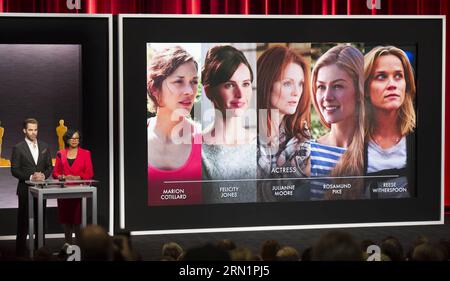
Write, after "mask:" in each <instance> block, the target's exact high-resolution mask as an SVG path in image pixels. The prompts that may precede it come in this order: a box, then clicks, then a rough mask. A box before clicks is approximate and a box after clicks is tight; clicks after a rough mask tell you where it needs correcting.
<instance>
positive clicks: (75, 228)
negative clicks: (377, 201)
mask: <svg viewBox="0 0 450 281" xmlns="http://www.w3.org/2000/svg"><path fill="white" fill-rule="evenodd" d="M63 138H64V142H65V144H66V148H65V149H62V150H60V151H58V153H57V154H56V164H55V168H54V169H53V177H54V178H55V179H60V180H80V179H82V180H88V179H92V177H93V176H94V170H93V168H92V161H91V152H90V151H89V150H86V149H82V148H80V147H79V146H80V138H81V135H80V132H79V131H78V130H73V129H69V130H67V132H66V134H65V135H64V137H63ZM58 218H59V223H61V224H63V225H64V236H65V240H66V243H68V244H72V243H73V241H72V234H73V233H75V236H76V238H77V239H78V238H79V236H80V224H81V199H58Z"/></svg>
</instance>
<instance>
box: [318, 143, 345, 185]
mask: <svg viewBox="0 0 450 281" xmlns="http://www.w3.org/2000/svg"><path fill="white" fill-rule="evenodd" d="M345 151H346V149H345V148H342V147H337V146H330V145H326V144H321V143H318V142H316V141H311V177H321V176H328V175H329V174H330V173H331V170H333V168H334V166H336V163H337V162H338V161H339V159H341V156H342V154H344V152H345Z"/></svg>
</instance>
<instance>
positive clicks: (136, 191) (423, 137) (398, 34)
mask: <svg viewBox="0 0 450 281" xmlns="http://www.w3.org/2000/svg"><path fill="white" fill-rule="evenodd" d="M122 21H123V23H122V42H121V44H122V50H119V52H122V54H123V61H122V70H123V80H122V81H121V83H122V85H123V108H122V110H123V114H124V116H123V128H122V129H123V135H124V143H123V145H124V161H123V162H122V163H121V164H122V165H124V166H123V169H124V174H125V178H124V183H125V201H124V203H125V227H126V229H128V230H132V231H143V230H175V229H178V230H180V229H200V228H229V227H252V226H273V227H274V228H275V229H276V227H277V226H279V227H282V226H304V225H307V226H310V227H311V228H313V227H314V225H325V224H330V225H331V224H371V223H388V222H402V223H403V222H431V221H433V222H436V221H440V220H441V219H442V188H443V187H442V184H443V183H442V182H441V181H442V177H441V176H442V174H441V173H442V167H441V165H442V157H443V156H442V147H441V142H442V133H443V132H442V122H443V112H442V96H443V94H444V93H443V92H442V91H443V88H442V82H443V81H442V79H443V73H442V71H443V67H442V64H443V49H442V48H443V44H442V43H443V40H444V38H443V22H444V21H443V20H442V19H441V18H420V17H415V18H393V17H392V18H386V17H385V18H370V17H367V18H323V17H322V18H320V17H318V18H301V17H297V18H283V17H280V18H273V17H272V18H264V17H260V18H255V17H253V18H252V17H250V18H244V17H234V18H232V19H227V18H223V17H222V18H214V17H197V18H196V17H176V16H168V17H126V16H123V18H122ZM148 42H152V43H155V42H199V43H202V42H314V43H320V42H324V43H325V42H364V43H369V44H392V45H396V44H397V45H401V44H416V45H417V54H416V55H417V64H416V65H417V69H415V71H416V77H417V81H416V85H417V96H416V104H417V129H416V134H415V141H416V154H415V157H416V169H417V170H416V171H417V172H416V178H415V180H416V184H417V185H416V193H417V197H415V198H408V199H377V200H354V201H344V200H337V201H303V202H282V203H238V204H216V205H209V204H208V205H189V206H158V207H148V206H147V201H146V200H147V188H146V186H147V170H146V163H147V153H144V152H146V151H147V150H146V145H147V142H146V130H145V128H146V119H145V117H144V116H146V103H145V102H144V101H145V97H146V90H145V89H146V88H145V85H146V60H145V58H146V43H148Z"/></svg>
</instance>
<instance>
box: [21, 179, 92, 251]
mask: <svg viewBox="0 0 450 281" xmlns="http://www.w3.org/2000/svg"><path fill="white" fill-rule="evenodd" d="M26 183H27V184H28V185H29V187H28V229H29V236H30V237H29V247H30V257H33V255H34V231H35V230H34V202H33V198H36V199H37V204H38V218H37V219H38V224H37V225H38V226H37V227H38V229H37V239H38V248H40V247H42V246H43V244H44V235H43V233H44V217H43V214H44V206H43V205H44V200H45V199H68V198H81V224H82V227H85V226H86V220H87V218H86V217H87V212H86V201H87V198H92V224H97V188H96V187H95V186H93V185H94V184H96V183H98V181H96V180H66V181H59V180H45V181H26Z"/></svg>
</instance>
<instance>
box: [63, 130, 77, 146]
mask: <svg viewBox="0 0 450 281" xmlns="http://www.w3.org/2000/svg"><path fill="white" fill-rule="evenodd" d="M75 133H78V137H79V138H80V140H79V144H81V133H80V131H78V129H68V130H67V132H66V133H65V134H64V136H63V140H64V144H65V145H68V144H69V140H70V139H71V138H72V136H73V135H75Z"/></svg>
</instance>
